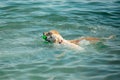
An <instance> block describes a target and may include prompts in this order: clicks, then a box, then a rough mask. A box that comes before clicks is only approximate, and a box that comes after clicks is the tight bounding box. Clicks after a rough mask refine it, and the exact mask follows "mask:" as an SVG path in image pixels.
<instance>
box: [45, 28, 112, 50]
mask: <svg viewBox="0 0 120 80" xmlns="http://www.w3.org/2000/svg"><path fill="white" fill-rule="evenodd" d="M43 35H45V36H46V39H45V40H46V41H47V42H50V43H56V44H62V45H66V46H69V47H71V48H75V49H79V50H84V48H82V47H80V44H81V43H82V42H83V41H87V42H88V43H96V42H99V41H100V40H101V39H100V38H96V37H81V38H79V39H74V40H66V39H64V38H63V37H62V36H61V35H60V33H59V32H58V31H57V30H50V31H49V32H43ZM111 38H113V36H110V37H108V38H106V39H111Z"/></svg>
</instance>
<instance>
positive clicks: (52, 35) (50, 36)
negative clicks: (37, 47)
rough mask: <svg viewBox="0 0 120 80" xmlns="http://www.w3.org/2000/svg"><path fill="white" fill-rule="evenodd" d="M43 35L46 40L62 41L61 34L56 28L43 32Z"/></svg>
mask: <svg viewBox="0 0 120 80" xmlns="http://www.w3.org/2000/svg"><path fill="white" fill-rule="evenodd" d="M43 35H45V36H46V39H45V40H46V41H48V42H52V43H61V42H62V41H63V38H62V36H61V35H60V34H59V32H58V31H56V30H51V31H49V32H44V33H43Z"/></svg>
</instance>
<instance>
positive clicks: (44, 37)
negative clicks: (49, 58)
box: [42, 35, 51, 42]
mask: <svg viewBox="0 0 120 80" xmlns="http://www.w3.org/2000/svg"><path fill="white" fill-rule="evenodd" d="M42 38H43V39H44V40H45V41H47V42H51V41H50V40H49V39H48V38H47V36H46V35H43V36H42Z"/></svg>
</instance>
